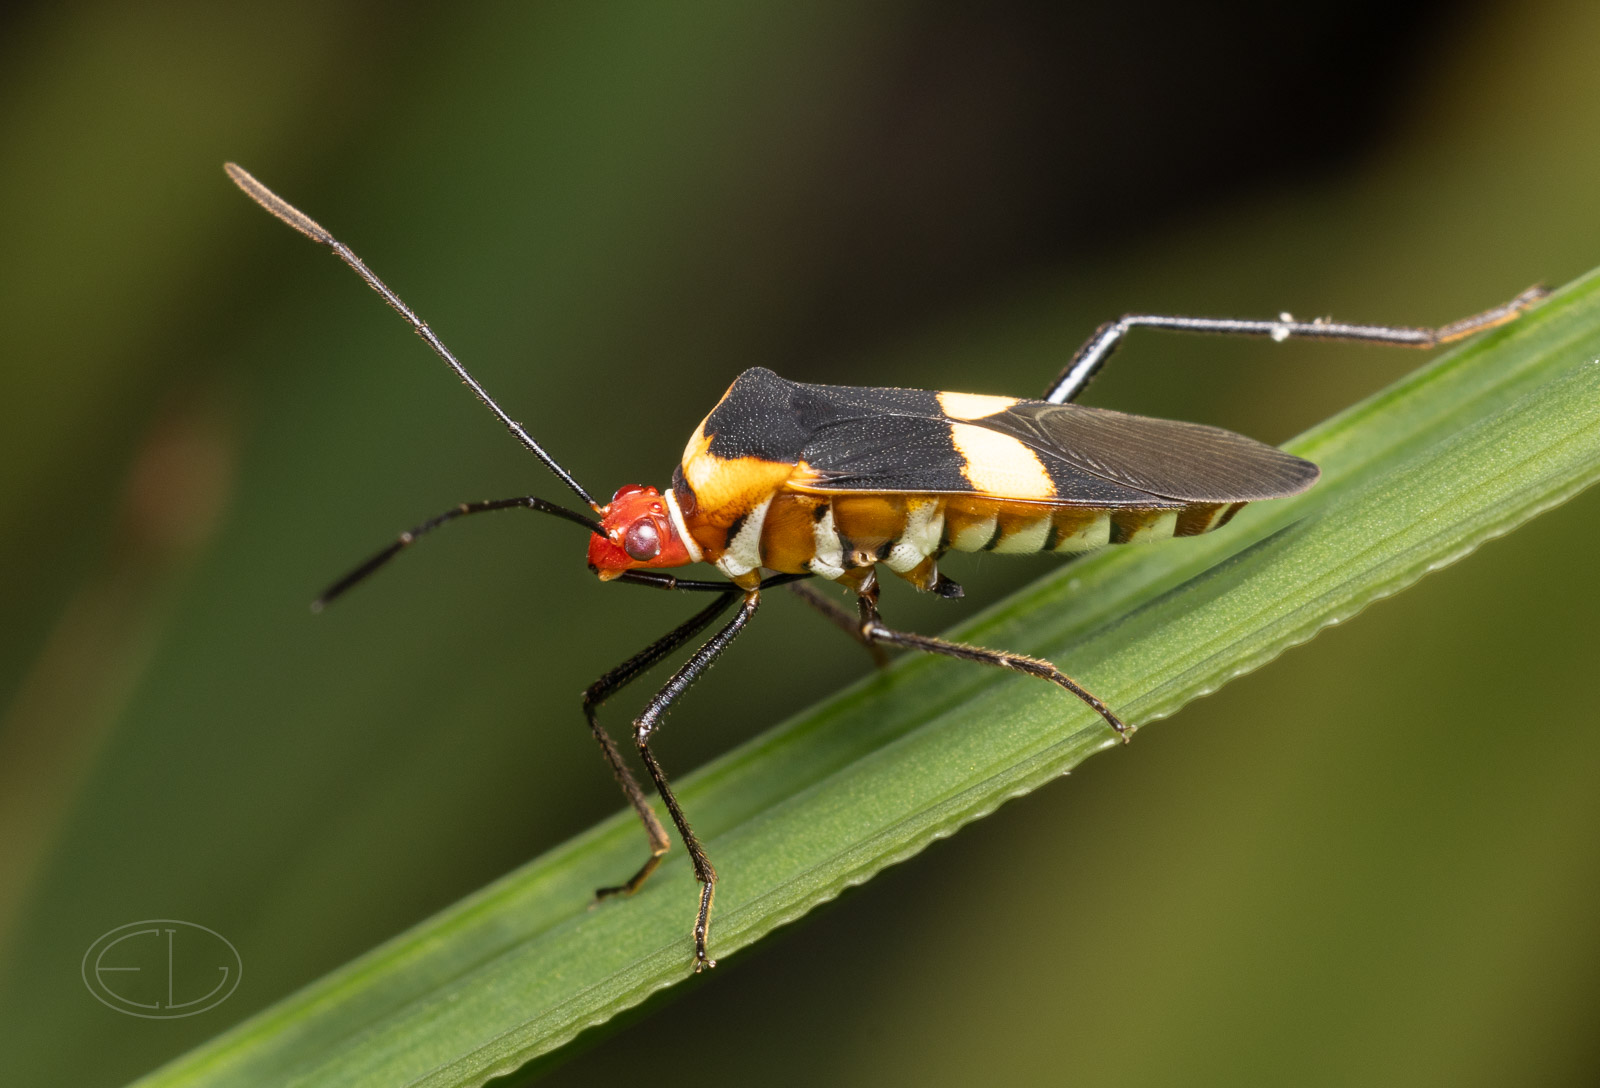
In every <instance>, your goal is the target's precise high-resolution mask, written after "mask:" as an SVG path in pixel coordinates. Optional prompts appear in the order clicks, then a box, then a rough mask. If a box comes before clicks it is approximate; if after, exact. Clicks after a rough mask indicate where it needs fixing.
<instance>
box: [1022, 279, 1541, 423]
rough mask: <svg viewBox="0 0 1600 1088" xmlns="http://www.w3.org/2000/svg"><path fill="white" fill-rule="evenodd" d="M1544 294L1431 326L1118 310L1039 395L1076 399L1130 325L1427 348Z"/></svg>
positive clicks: (1499, 321)
mask: <svg viewBox="0 0 1600 1088" xmlns="http://www.w3.org/2000/svg"><path fill="white" fill-rule="evenodd" d="M1549 294H1550V291H1549V289H1548V288H1545V287H1542V286H1538V285H1535V286H1533V287H1530V288H1528V289H1527V290H1526V291H1524V292H1522V294H1520V295H1518V296H1517V297H1516V298H1514V299H1512V300H1511V301H1509V302H1503V303H1501V304H1500V305H1498V306H1495V307H1492V308H1490V309H1487V310H1485V311H1483V313H1481V314H1473V315H1472V316H1471V317H1464V318H1462V319H1461V320H1460V321H1452V322H1451V323H1450V324H1448V325H1441V326H1439V327H1438V328H1435V329H1421V328H1406V327H1403V326H1397V325H1348V324H1344V323H1342V322H1338V321H1324V320H1322V319H1320V318H1319V319H1317V320H1315V321H1296V320H1294V318H1292V317H1290V316H1289V315H1288V314H1284V315H1282V316H1281V317H1279V319H1278V320H1276V321H1241V320H1235V319H1233V318H1225V317H1179V316H1176V315H1173V314H1123V315H1122V316H1121V317H1119V318H1117V319H1116V320H1115V321H1108V322H1106V323H1105V324H1104V325H1101V326H1100V327H1099V328H1098V329H1096V330H1095V333H1094V335H1093V336H1091V337H1089V339H1088V341H1087V342H1086V343H1085V344H1084V345H1083V346H1082V347H1080V348H1079V349H1078V350H1077V352H1076V353H1075V354H1074V355H1073V356H1072V361H1071V362H1069V363H1068V364H1067V365H1066V367H1065V368H1064V369H1063V370H1062V371H1061V373H1060V374H1059V375H1057V376H1056V380H1055V381H1053V382H1051V383H1050V386H1049V388H1048V389H1046V390H1045V395H1044V399H1045V400H1047V401H1049V402H1050V403H1052V404H1067V403H1070V402H1071V401H1073V400H1076V399H1077V397H1078V395H1079V394H1080V393H1082V392H1083V391H1084V390H1085V389H1087V388H1088V386H1089V382H1090V380H1091V379H1093V378H1094V376H1095V374H1096V373H1097V372H1098V371H1099V370H1100V368H1101V367H1102V366H1104V365H1105V362H1106V360H1107V359H1108V358H1110V356H1111V353H1112V352H1113V351H1116V350H1117V345H1118V344H1119V343H1121V341H1122V338H1123V337H1124V336H1126V335H1127V334H1128V333H1129V331H1130V330H1132V329H1167V330H1169V331H1171V332H1199V333H1211V334H1213V335H1222V336H1266V337H1270V338H1271V339H1273V340H1287V339H1289V338H1290V337H1295V338H1297V339H1305V340H1348V341H1356V342H1360V343H1366V344H1387V345H1391V346H1394V347H1406V348H1432V347H1437V346H1438V345H1440V344H1448V343H1451V342H1452V341H1456V340H1463V339H1465V338H1466V337H1468V336H1471V335H1473V334H1474V333H1478V332H1482V331H1483V330H1484V329H1492V328H1494V327H1495V326H1496V325H1504V324H1505V323H1506V322H1508V321H1514V320H1516V319H1517V318H1518V317H1520V316H1521V315H1522V313H1523V311H1525V310H1527V309H1528V308H1529V307H1531V306H1533V305H1534V304H1535V303H1536V302H1538V301H1540V300H1541V299H1543V298H1545V297H1547V296H1548V295H1549Z"/></svg>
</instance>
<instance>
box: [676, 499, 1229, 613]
mask: <svg viewBox="0 0 1600 1088" xmlns="http://www.w3.org/2000/svg"><path fill="white" fill-rule="evenodd" d="M1243 505H1244V503H1242V502H1236V503H1197V504H1190V505H1171V506H1167V507H1149V508H1131V507H1120V508H1110V509H1108V508H1097V507H1088V506H1066V505H1058V504H1044V503H1025V502H1008V501H1004V500H999V499H989V498H984V497H981V496H975V495H941V494H922V495H919V494H892V493H890V494H860V495H853V494H838V493H835V494H815V493H805V492H794V491H787V490H783V491H779V492H777V493H776V494H775V495H773V496H772V497H771V498H769V499H767V500H765V501H763V502H761V503H760V504H758V505H756V506H754V507H753V508H751V509H750V510H749V512H748V513H746V514H745V515H744V516H743V517H740V518H737V519H735V520H734V522H733V523H732V524H730V525H728V526H727V527H726V528H719V527H715V526H711V525H706V524H695V523H694V522H695V521H696V520H697V519H691V523H690V526H689V528H690V530H691V531H692V532H693V533H694V536H695V538H696V540H697V541H698V542H699V545H700V548H701V551H702V552H703V553H704V556H705V558H706V560H707V561H709V562H713V563H715V564H716V565H717V566H718V567H719V568H720V569H721V570H722V572H723V573H724V574H726V575H728V576H729V577H730V578H734V579H736V580H746V581H748V580H749V579H751V578H752V577H754V572H757V571H759V570H760V569H761V568H763V567H764V568H766V569H768V570H772V571H778V572H780V573H792V574H800V573H810V574H816V575H819V576H820V577H823V578H829V579H835V580H837V579H841V578H846V577H847V576H849V575H850V574H851V572H853V571H854V572H859V571H863V570H864V569H868V568H871V567H873V566H876V565H879V564H881V565H883V566H886V567H888V568H889V569H890V570H891V571H893V572H894V573H896V574H898V575H900V576H901V577H903V578H905V579H907V580H908V581H910V582H912V583H913V584H915V585H917V586H919V587H921V588H924V589H927V588H931V587H932V586H933V584H934V581H935V579H936V578H937V576H938V571H937V568H936V566H935V564H936V562H937V560H938V558H939V556H940V555H942V554H944V553H945V552H946V551H963V552H979V551H992V552H998V553H1001V554H1006V555H1024V554H1031V553H1034V552H1056V553H1061V554H1069V553H1074V552H1081V551H1089V550H1092V549H1094V548H1100V547H1104V546H1105V545H1108V544H1128V543H1134V542H1136V541H1147V540H1163V539H1166V538H1167V537H1172V536H1194V535H1195V534H1197V533H1203V532H1206V531H1208V530H1210V529H1215V528H1217V527H1218V526H1220V525H1223V524H1226V523H1227V521H1228V519H1229V518H1231V517H1232V516H1233V515H1234V513H1236V512H1237V511H1238V509H1239V508H1240V507H1241V506H1243Z"/></svg>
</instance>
